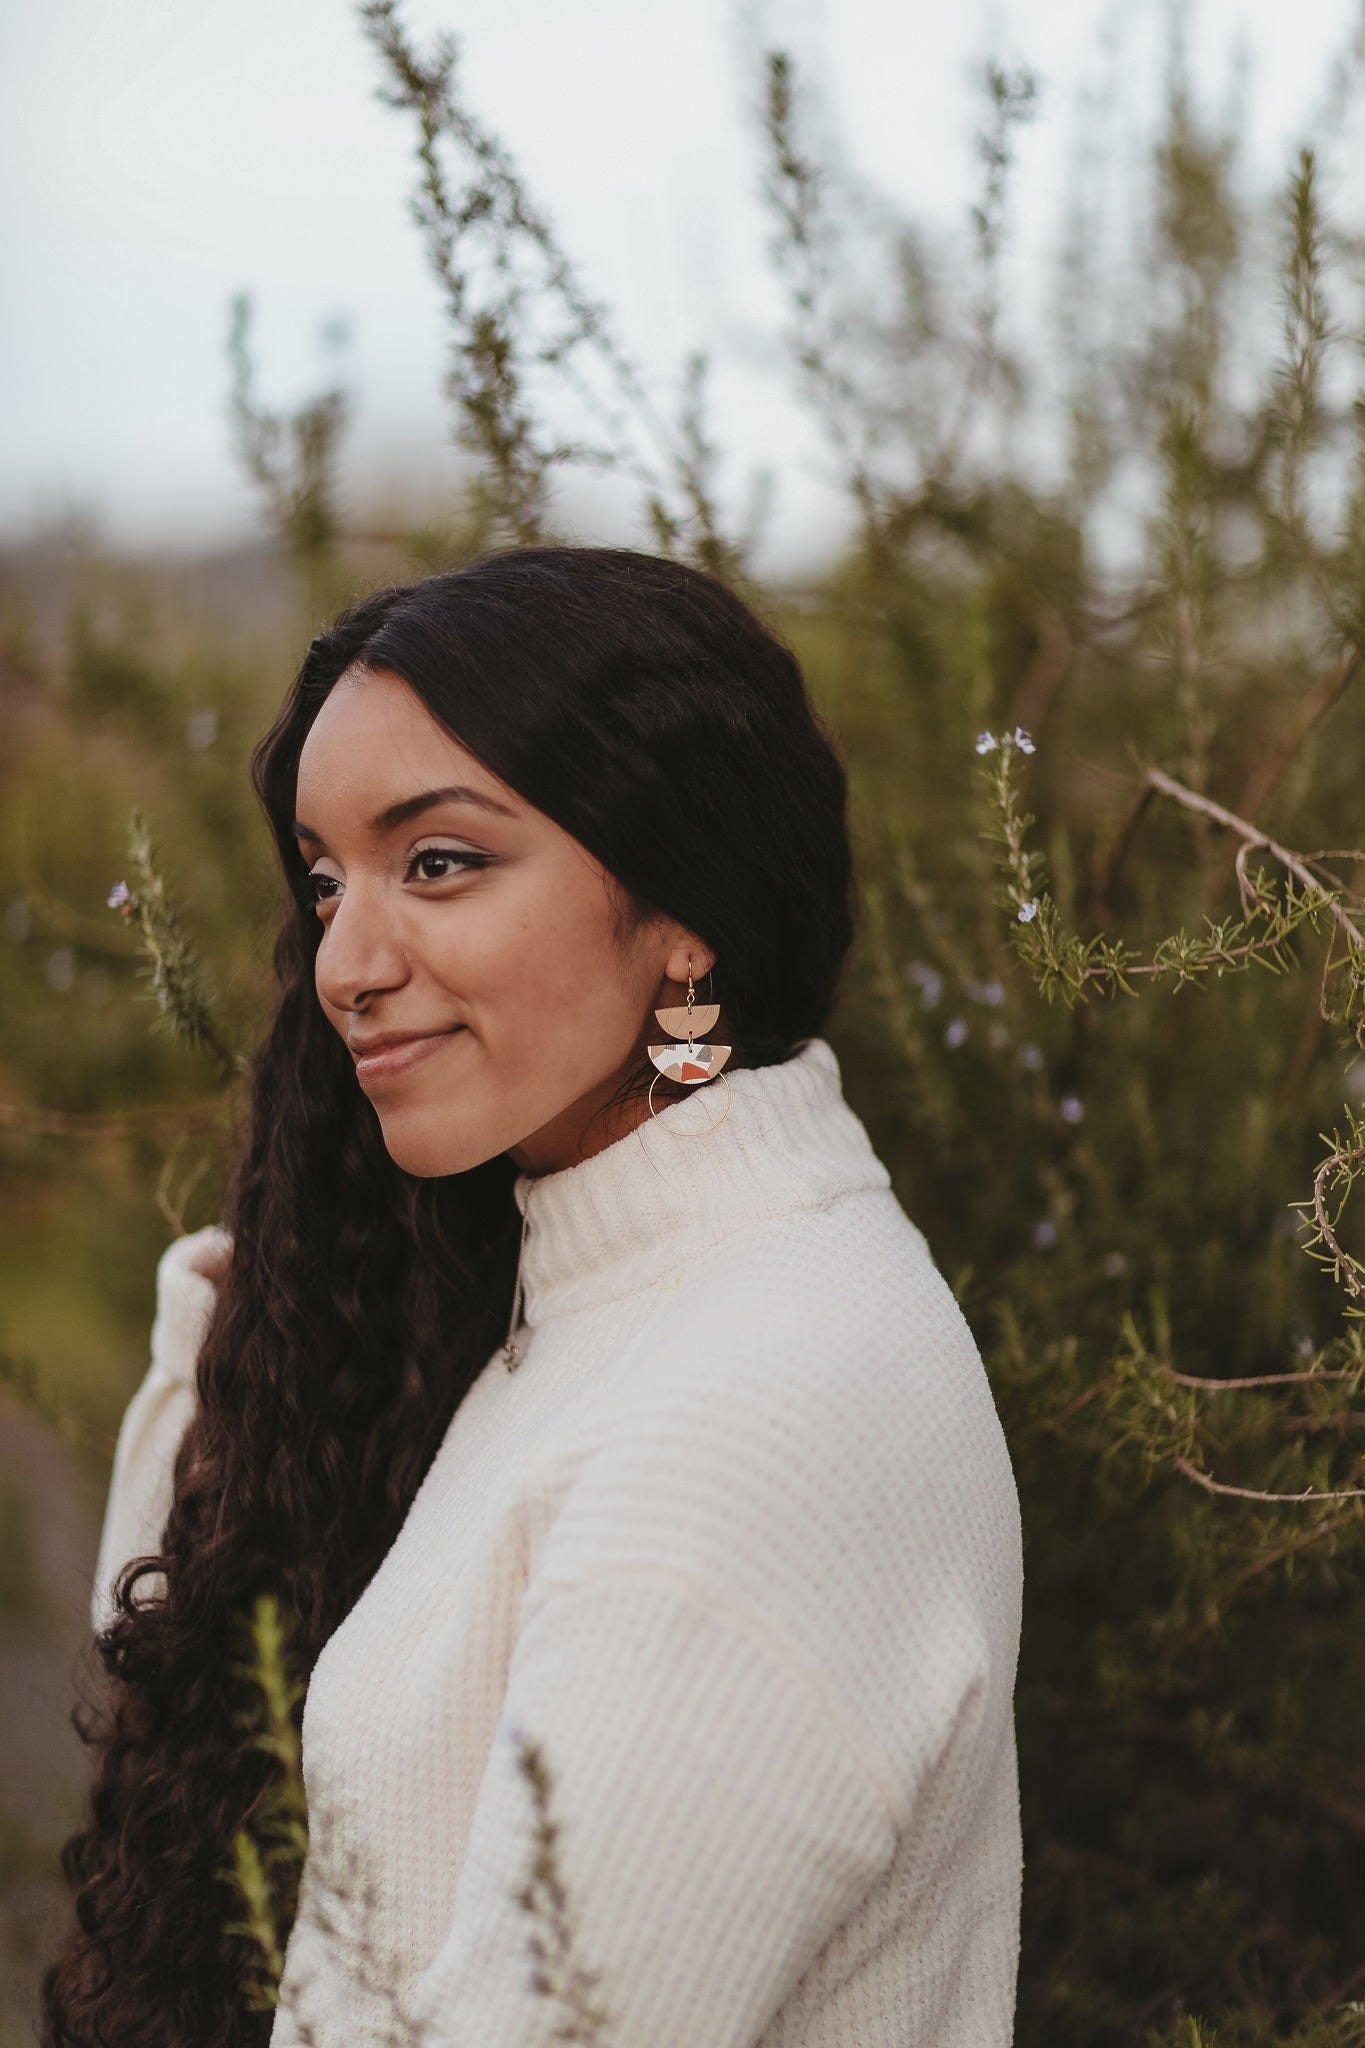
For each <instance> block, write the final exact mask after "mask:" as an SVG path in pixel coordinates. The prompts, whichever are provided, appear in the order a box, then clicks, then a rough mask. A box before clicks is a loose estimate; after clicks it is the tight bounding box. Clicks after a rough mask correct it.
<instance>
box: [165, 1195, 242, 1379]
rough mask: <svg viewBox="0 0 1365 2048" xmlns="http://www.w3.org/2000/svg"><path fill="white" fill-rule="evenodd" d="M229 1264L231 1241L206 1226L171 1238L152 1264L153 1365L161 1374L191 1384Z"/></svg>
mask: <svg viewBox="0 0 1365 2048" xmlns="http://www.w3.org/2000/svg"><path fill="white" fill-rule="evenodd" d="M231 1258H232V1238H231V1237H230V1235H229V1234H228V1232H227V1231H226V1230H224V1229H223V1228H222V1227H221V1225H219V1224H217V1223H210V1224H206V1225H205V1227H204V1228H203V1229H202V1230H192V1231H189V1232H187V1233H186V1234H185V1235H184V1236H182V1237H177V1238H173V1239H172V1240H171V1242H170V1244H168V1245H167V1247H166V1249H165V1251H164V1252H163V1253H162V1254H161V1257H160V1258H159V1259H158V1261H157V1268H156V1316H155V1320H154V1321H153V1324H152V1363H153V1366H154V1368H155V1369H157V1371H158V1372H159V1373H161V1374H164V1375H165V1376H167V1377H169V1378H172V1379H181V1380H187V1379H190V1378H192V1376H193V1372H194V1363H195V1359H196V1357H197V1355H198V1351H199V1346H200V1344H201V1343H202V1342H203V1338H204V1332H205V1330H206V1329H207V1327H208V1321H209V1317H210V1316H211V1315H212V1313H213V1307H214V1303H215V1301H216V1299H217V1295H218V1286H219V1283H220V1282H221V1280H222V1278H223V1276H224V1274H225V1273H226V1271H227V1268H228V1265H229V1263H230V1261H231Z"/></svg>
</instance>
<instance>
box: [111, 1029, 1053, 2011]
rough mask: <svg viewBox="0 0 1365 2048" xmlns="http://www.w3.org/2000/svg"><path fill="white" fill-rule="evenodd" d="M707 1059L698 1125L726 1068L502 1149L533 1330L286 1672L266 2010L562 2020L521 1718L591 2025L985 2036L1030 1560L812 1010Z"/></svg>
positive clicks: (1002, 1966)
mask: <svg viewBox="0 0 1365 2048" xmlns="http://www.w3.org/2000/svg"><path fill="white" fill-rule="evenodd" d="M731 1087H732V1091H733V1096H732V1103H731V1108H730V1111H729V1114H728V1116H727V1117H726V1118H725V1120H724V1121H723V1122H722V1123H721V1124H720V1125H719V1126H718V1128H716V1129H715V1130H714V1131H711V1132H710V1133H708V1134H707V1135H704V1136H701V1135H682V1133H684V1132H690V1131H694V1130H696V1129H698V1128H699V1127H700V1126H701V1125H702V1124H704V1123H705V1122H707V1121H709V1119H711V1118H712V1117H714V1116H715V1115H716V1114H717V1113H718V1111H719V1109H720V1107H721V1106H722V1103H723V1098H724V1087H723V1084H719V1085H715V1086H712V1087H708V1088H705V1089H702V1090H701V1091H700V1092H699V1093H698V1094H697V1095H696V1096H692V1097H688V1098H686V1099H684V1100H683V1101H681V1102H679V1103H677V1104H675V1105H673V1106H671V1107H670V1108H668V1109H667V1110H665V1111H664V1112H663V1113H662V1115H661V1116H660V1117H659V1118H658V1119H657V1120H656V1121H655V1122H654V1123H652V1124H646V1125H644V1126H642V1128H641V1129H640V1130H639V1131H638V1132H633V1133H631V1134H630V1135H629V1136H627V1137H625V1138H623V1139H620V1140H619V1141H617V1142H616V1143H615V1144H612V1145H610V1146H608V1147H607V1148H606V1149H605V1150H604V1151H602V1152H599V1153H597V1154H595V1155H594V1156H593V1157H592V1158H590V1159H587V1160H585V1161H583V1162H582V1164H580V1165H578V1166H573V1167H569V1168H566V1169H565V1170H563V1171H561V1172H558V1173H553V1174H549V1175H546V1176H544V1177H542V1178H540V1179H537V1180H531V1179H528V1178H527V1177H525V1176H522V1177H521V1178H520V1179H519V1180H518V1181H517V1184H516V1194H517V1202H518V1205H519V1207H520V1208H521V1210H522V1213H523V1215H526V1216H528V1233H527V1240H526V1248H525V1253H524V1259H523V1278H524V1282H525V1299H526V1308H525V1315H526V1328H525V1330H524V1331H523V1333H522V1343H523V1350H524V1359H523V1363H522V1364H521V1365H520V1366H519V1367H518V1369H517V1370H516V1371H515V1372H513V1373H509V1372H508V1371H507V1369H506V1367H505V1365H504V1364H503V1361H502V1357H501V1354H500V1352H499V1353H495V1354H494V1356H493V1357H492V1358H491V1359H490V1361H489V1362H488V1364H487V1366H486V1367H485V1368H484V1370H483V1372H482V1373H481V1375H480V1377H479V1378H478V1380H477V1381H476V1382H475V1384H474V1386H473V1387H472V1389H471V1390H470V1392H469V1394H468V1395H467V1396H466V1398H465V1400H464V1401H463V1402H462V1404H461V1406H460V1408H459V1410H458V1411H457V1413H456V1415H455V1418H454V1420H453V1422H452V1424H451V1426H450V1430H449V1432H448V1434H447V1436H446V1439H445V1441H444V1444H443V1445H442V1448H441V1450H440V1451H439V1453H438V1454H437V1457H436V1459H435V1461H434V1463H433V1465H432V1466H431V1469H430V1470H429V1472H428V1474H427V1476H426V1478H425V1480H424V1481H423V1484H422V1486H421V1489H420V1491H419V1492H418V1494H417V1497H416V1499H415V1500H414V1502H413V1504H412V1507H411V1509H410V1511H409V1514H408V1516H407V1519H406V1521H405V1523H404V1525H403V1528H402V1530H401V1532H400V1533H399V1536H398V1538H397V1540H396V1541H395V1543H394V1544H393V1547H392V1548H391V1550H390V1551H389V1553H388V1555H387V1557H386V1558H385V1559H384V1562H383V1563H382V1565H381V1566H380V1568H379V1571H378V1572H377V1574H376V1575H375V1577H374V1579H373V1580H372V1582H371V1583H370V1585H369V1587H368V1588H367V1589H366V1591H365V1593H364V1594H363V1596H362V1597H361V1599H360V1601H359V1602H358V1603H357V1605H356V1607H355V1608H354V1609H353V1611H352V1612H351V1614H350V1615H349V1616H348V1617H347V1619H346V1621H345V1622H344V1623H343V1625H342V1626H341V1627H340V1628H339V1629H338V1630H337V1632H336V1634H335V1635H334V1636H333V1637H332V1638H331V1640H330V1642H329V1643H328V1644H327V1646H326V1648H325V1649H324V1651H323V1653H322V1656H321V1658H320V1659H319V1661H318V1664H317V1666H316V1668H315V1671H314V1674H313V1678H312V1683H311V1686H310V1690H309V1694H308V1700H307V1706H306V1711H305V1716H304V1771H305V1777H306V1783H307V1790H308V1800H309V1810H310V1820H311V1826H312V1830H313V1846H312V1848H311V1850H310V1856H309V1862H308V1866H307V1869H306V1871H305V1878H304V1885H303V1900H302V1906H301V1911H300V1916H299V1920H298V1922H297V1924H296V1927H295V1931H294V1934H293V1937H292V1939H291V1941H290V1946H289V1951H288V1956H287V1959H286V1967H285V1978H284V1997H283V2000H282V2003H281V2007H280V2009H279V2011H278V2012H277V2015H276V2020H275V2025H274V2031H273V2033H272V2036H271V2040H272V2048H300V2044H301V2043H303V2042H305V2041H310V2040H311V2041H313V2042H315V2043H316V2044H317V2048H377V2044H378V2043H380V2042H381V2041H382V2042H388V2041H393V2040H397V2039H401V2038H403V2034H402V2028H403V2027H404V2026H405V2025H413V2026H415V2027H416V2028H417V2029H419V2030H420V2032H421V2037H422V2038H423V2039H424V2040H427V2041H429V2042H430V2043H431V2044H433V2048H548V2044H550V2043H551V2042H552V2041H554V2040H555V2039H556V2038H557V2034H556V2029H557V2028H558V2027H559V2026H560V2025H561V2024H562V2022H563V2020H564V2017H565V2010H564V2007H563V2006H562V2005H561V2004H559V2003H558V2001H557V2000H556V1999H555V1998H553V1997H547V1996H545V1995H543V1994H540V1993H538V1992H537V1991H536V1990H535V1989H534V1988H533V1987H532V1985H531V1983H530V1981H529V1980H530V1946H529V1944H530V1942H531V1939H532V1936H533V1933H534V1923H533V1921H532V1919H531V1918H530V1917H529V1916H528V1914H527V1912H526V1910H525V1909H524V1907H523V1906H522V1905H520V1904H518V1903H517V1899H516V1894H517V1893H518V1892H519V1891H520V1890H521V1889H522V1888H523V1887H524V1885H525V1884H526V1882H527V1880H528V1878H529V1877H530V1875H531V1872H532V1868H533V1864H534V1859H535V1839H534V1806H533V1801H532V1794H531V1789H530V1787H529V1785H528V1783H527V1781H526V1778H525V1776H524V1775H523V1773H522V1772H521V1770H520V1769H519V1767H518V1761H517V1744H516V1741H515V1739H514V1737H515V1735H516V1734H517V1733H518V1732H520V1733H524V1734H525V1735H526V1736H529V1737H531V1738H534V1740H535V1741H536V1742H537V1743H538V1744H539V1745H540V1747H541V1750H542V1753H543V1755H544V1758H545V1762H546V1765H547V1767H548V1770H549V1773H550V1778H551V1794H550V1797H551V1810H552V1814H553V1817H554V1818H555V1820H556V1821H557V1822H558V1824H559V1834H558V1837H557V1844H556V1847H557V1854H558V1860H559V1867H560V1875H561V1876H562V1878H563V1880H564V1883H565V1886H566V1888H567V1892H568V1896H569V1904H570V1911H571V1914H572V1916H573V1921H574V1927H575V1937H574V1955H575V1959H576V1961H577V1962H578V1963H579V1964H581V1965H582V1966H583V1967H585V1968H586V1969H588V1970H590V1971H592V1972H595V1973H596V1976H597V1982H596V1986H595V1990H594V1996H595V1997H596V1998H597V2000H598V2001H599V2002H600V2003H602V2004H604V2005H605V2007H606V2008H607V2011H608V2013H609V2015H610V2022H609V2024H608V2025H607V2027H606V2028H605V2029H604V2030H603V2036H602V2038H603V2040H604V2042H606V2043H610V2044H611V2048H1007V2044H1008V2043H1009V2042H1010V2041H1011V2039H1012V2033H1013V2011H1014V1998H1015V1981H1016V1973H1017V1966H1018V1940H1019V1898H1020V1877H1021V1854H1020V1834H1019V1805H1018V1789H1017V1778H1016V1763H1015V1743H1014V1724H1013V1712H1012V1708H1013V1687H1014V1676H1015V1660H1016V1654H1017V1648H1018V1640H1019V1621H1020V1597H1021V1581H1022V1570H1021V1545H1020V1529H1019V1512H1018V1500H1017V1495H1016V1492H1015V1486H1014V1478H1013V1474H1012V1471H1011V1467H1010V1461H1009V1457H1008V1454H1007V1451H1006V1446H1005V1443H1004V1439H1003V1436H1002V1433H1001V1429H1000V1424H999V1420H998V1418H997V1415H996V1412H995V1407H994V1404H993V1401H992V1399H991V1394H990V1388H989V1385H988V1383H987V1380H986V1376H985V1373H984V1370H983V1368H982V1364H981V1359H980V1356H979V1354H978V1351H977V1348H976V1345H975V1343H974V1341H973V1339H972V1335H971V1332H970V1330H969V1329H968V1326H967V1324H966V1322H965V1320H964V1318H963V1316H962V1314H961V1311H960V1310H959V1308H958V1306H957V1303H956V1301H955V1300H954V1298H953V1295H952V1292H951V1290H950V1289H949V1287H948V1285H947V1283H946V1281H945V1280H944V1279H943V1277H942V1275H941V1274H940V1273H939V1271H938V1269H937V1267H936V1266H935V1264H934V1261H933V1258H932V1256H931V1254H930V1252H929V1249H928V1246H927V1245H926V1243H925V1240H924V1238H923V1236H922V1234H921V1232H920V1231H919V1230H918V1229H917V1228H916V1227H915V1225H914V1224H912V1223H911V1222H910V1221H909V1220H908V1219H907V1217H906V1215H905V1213H904V1211H903V1210H902V1209H901V1208H900V1206H899V1204H898V1202H897V1201H896V1198H895V1196H894V1194H893V1193H892V1191H891V1188H890V1183H889V1177H888V1175H887V1172H886V1169H885V1167H884V1166H883V1165H882V1164H881V1162H880V1161H879V1160H878V1158H877V1157H876V1155H875V1153H874V1152H873V1150H872V1147H871V1145H870V1143H869V1141H868V1137H867V1133H866V1131H865V1130H864V1128H863V1125H862V1124H861V1123H860V1121H859V1120H858V1118H857V1117H856V1116H855V1115H854V1114H853V1112H852V1111H851V1110H850V1109H849V1107H848V1105H847V1103H846V1102H845V1101H844V1098H843V1094H842V1090H841V1086H840V1077H839V1069H838V1064H837V1062H836V1060H835V1057H834V1054H833V1052H832V1051H831V1049H830V1047H829V1046H828V1045H827V1044H826V1043H825V1041H824V1040H822V1039H812V1040H811V1041H809V1042H808V1043H807V1045H806V1046H805V1048H804V1049H803V1051H802V1052H801V1053H800V1054H798V1055H797V1056H796V1057H795V1058H794V1059H792V1060H789V1061H788V1062H786V1063H785V1064H784V1065H781V1066H776V1067H764V1068H759V1069H742V1070H740V1071H739V1072H737V1073H735V1074H734V1075H733V1076H732V1077H731ZM222 1242H223V1240H222V1234H221V1233H220V1232H216V1231H207V1232H197V1233H195V1235H194V1237H193V1238H188V1239H182V1240H180V1242H179V1243H178V1244H177V1245H174V1246H172V1248H171V1250H170V1251H168V1252H167V1253H166V1255H165V1257H164V1258H163V1260H162V1266H161V1270H160V1289H159V1308H158V1321H157V1327H156V1333H155V1336H154V1345H153V1354H154V1355H153V1364H152V1368H151V1370H150V1372H149V1374H148V1377H147V1380H146V1382H144V1386H143V1388H142V1389H141V1390H140V1391H139V1393H138V1394H137V1395H136V1396H135V1397H134V1400H133V1402H132V1404H131V1406H130V1408H129V1411H128V1415H127V1418H126V1419H125V1422H124V1426H123V1432H122V1435H121V1438H120V1443H119V1452H118V1460H117V1462H116V1466H115V1473H114V1486H113V1491H112V1494H111V1498H110V1504H109V1510H108V1517H107V1520H106V1526H105V1533H104V1541H103V1543H102V1545H101V1553H100V1564H99V1582H100V1583H99V1587H97V1589H96V1610H95V1611H96V1618H97V1619H98V1617H99V1614H100V1605H99V1603H100V1597H101V1589H102V1588H104V1587H106V1586H107V1584H108V1582H109V1580H110V1579H111V1578H112V1576H113V1573H114V1571H115V1570H116V1569H117V1566H118V1565H119V1564H120V1563H121V1562H122V1561H123V1559H124V1558H125V1557H127V1556H128V1555H130V1554H131V1553H132V1551H133V1550H135V1549H136V1548H137V1547H138V1545H139V1543H140V1542H141V1541H143V1539H144V1538H145V1536H146V1534H147V1532H148V1531H154V1530H156V1529H158V1528H159V1526H160V1519H161V1518H163V1517H164V1514H165V1511H166V1507H167V1504H168V1491H167V1489H168V1486H169V1469H170V1463H171V1460H172V1459H173V1456H174V1449H175V1443H176V1442H177V1441H178V1435H179V1431H180V1430H181V1429H183V1427H184V1421H185V1415H186V1407H187V1402H188V1401H189V1400H191V1399H192V1393H191V1391H190V1388H189V1385H188V1382H189V1381H190V1379H191V1377H192V1372H193V1362H194V1350H195V1348H196V1347H197V1344H198V1341H199V1338H200V1335H201V1334H202V1328H203V1318H204V1316H205V1315H206V1314H207V1312H208V1307H209V1305H210V1304H211V1301H212V1286H211V1283H210V1282H209V1281H208V1280H206V1279H205V1278H204V1277H203V1274H202V1271H201V1270H199V1269H200V1268H202V1265H203V1263H204V1261H205V1260H206V1259H208V1258H209V1257H211V1256H212V1254H213V1253H214V1252H215V1251H216V1250H218V1249H220V1247H221V1244H222ZM336 1888H340V1890H341V1891H343V1892H345V1893H347V1894H349V1896H350V1898H351V1899H352V1901H353V1902H355V1903H353V1904H352V1905H351V1906H347V1905H345V1904H338V1902H337V1900H336V1898H335V1897H334V1896H333V1894H334V1891H335V1889H336ZM320 1918H323V1919H329V1920H331V1921H332V1922H333V1923H334V1924H333V1927H332V1931H331V1932H330V1933H326V1934H324V1933H323V1932H321V1931H320V1929H319V1925H318V1922H319V1919H320ZM375 1980H378V1981H379V1982H381V1983H383V1984H386V1985H387V1986H388V1989H387V1990H384V1991H380V1990H376V1989H375V1988H374V1985H375ZM558 2038H562V2036H559V2037H558ZM575 2038H577V2037H575Z"/></svg>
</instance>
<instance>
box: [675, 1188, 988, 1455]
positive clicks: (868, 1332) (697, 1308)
mask: <svg viewBox="0 0 1365 2048" xmlns="http://www.w3.org/2000/svg"><path fill="white" fill-rule="evenodd" d="M651 1340H652V1354H651V1360H650V1362H649V1363H648V1365H646V1366H644V1367H643V1368H642V1370H641V1373H640V1381H641V1390H642V1393H644V1394H645V1397H646V1398H648V1391H647V1390H648V1389H649V1388H650V1387H652V1388H653V1389H655V1390H657V1391H662V1390H663V1389H664V1388H666V1387H667V1386H669V1385H671V1384H676V1383H677V1382H679V1381H681V1382H683V1383H685V1384H687V1385H690V1386H692V1387H693V1388H696V1389H698V1390H699V1391H700V1392H701V1394H702V1396H703V1397H704V1398H706V1399H708V1400H712V1399H714V1400H719V1401H721V1402H727V1401H729V1400H730V1399H733V1398H741V1397H742V1398H744V1399H751V1400H753V1401H755V1402H757V1403H759V1404H760V1405H762V1404H764V1403H772V1402H776V1403H779V1404H780V1405H781V1406H782V1407H783V1409H784V1410H785V1411H787V1412H788V1413H796V1414H804V1415H805V1416H806V1417H807V1418H808V1420H809V1422H810V1424H811V1425H812V1426H813V1427H815V1428H817V1429H818V1430H820V1431H823V1430H824V1429H825V1428H826V1427H827V1426H828V1425H830V1424H834V1425H836V1427H837V1418H838V1417H839V1416H845V1417H850V1418H852V1423H853V1426H855V1427H861V1426H862V1425H864V1424H867V1423H871V1424H874V1425H877V1424H881V1423H887V1424H890V1425H891V1426H892V1427H893V1428H894V1429H898V1430H899V1429H904V1428H905V1427H907V1426H909V1424H910V1422H911V1418H915V1423H914V1426H915V1427H916V1428H918V1427H919V1426H920V1423H921V1422H922V1421H923V1419H924V1418H923V1416H922V1415H921V1414H920V1413H919V1411H920V1410H922V1409H926V1408H927V1409H930V1410H933V1411H935V1412H941V1411H942V1410H943V1408H944V1406H945V1403H951V1402H952V1400H953V1399H954V1398H955V1397H958V1396H961V1397H964V1398H966V1399H967V1400H968V1401H969V1403H970V1402H971V1401H972V1400H973V1398H974V1397H975V1398H976V1399H977V1400H978V1401H979V1398H980V1397H981V1396H982V1395H983V1394H984V1395H985V1397H986V1399H987V1400H988V1401H989V1394H988V1390H987V1389H986V1382H985V1373H984V1367H983V1365H982V1361H981V1355H980V1352H979V1350H978V1348H977V1344H976V1340H975V1338H974V1337H973V1334H972V1331H971V1329H970V1326H969V1325H968V1323H967V1320H966V1318H965V1316H964V1315H963V1313H962V1310H961V1308H960V1306H959V1304H958V1302H957V1300H956V1298H955V1296H954V1295H953V1292H952V1289H951V1288H950V1287H949V1285H948V1283H947V1281H946V1279H945V1278H944V1276H943V1274H942V1273H941V1271H940V1270H939V1267H938V1265H937V1264H936V1262H935V1259H934V1256H933V1253H932V1251H931V1249H930V1247H929V1244H928V1242H927V1240H926V1238H925V1236H924V1234H923V1232H922V1231H921V1230H920V1229H919V1228H918V1226H917V1225H916V1224H914V1223H913V1222H912V1221H911V1220H910V1218H909V1217H908V1216H907V1215H906V1213H905V1211H904V1209H903V1208H902V1207H901V1205H900V1203H899V1201H898V1200H897V1198H896V1196H895V1194H894V1193H893V1191H892V1190H891V1189H890V1188H889V1187H885V1188H880V1187H873V1188H862V1189H857V1190H854V1191H852V1192H850V1193H848V1194H845V1195H841V1196H839V1197H837V1198H836V1199H835V1200H833V1201H831V1202H828V1203H824V1204H821V1205H818V1206H814V1207H812V1208H809V1209H799V1210H794V1211H792V1212H790V1213H788V1214H785V1215H782V1216H778V1217H775V1218H772V1219H770V1220H768V1221H765V1222H763V1223H761V1224H758V1225H756V1226H755V1227H753V1228H752V1229H748V1230H742V1231H737V1232H735V1233H734V1234H733V1235H732V1236H731V1237H729V1238H727V1239H726V1240H725V1241H724V1242H723V1243H722V1244H720V1245H719V1246H717V1247H716V1248H715V1249H714V1250H713V1251H712V1252H710V1253H709V1254H707V1255H706V1256H705V1257H703V1258H699V1259H697V1260H695V1261H692V1262H690V1263H689V1264H688V1265H687V1266H685V1267H684V1268H683V1269H682V1270H681V1271H680V1272H679V1273H678V1274H677V1275H676V1276H675V1278H674V1283H673V1285H672V1286H671V1287H669V1288H667V1289H664V1290H661V1292H660V1302H659V1312H658V1315H657V1317H656V1318H655V1320H654V1323H653V1325H652V1330H651Z"/></svg>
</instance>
